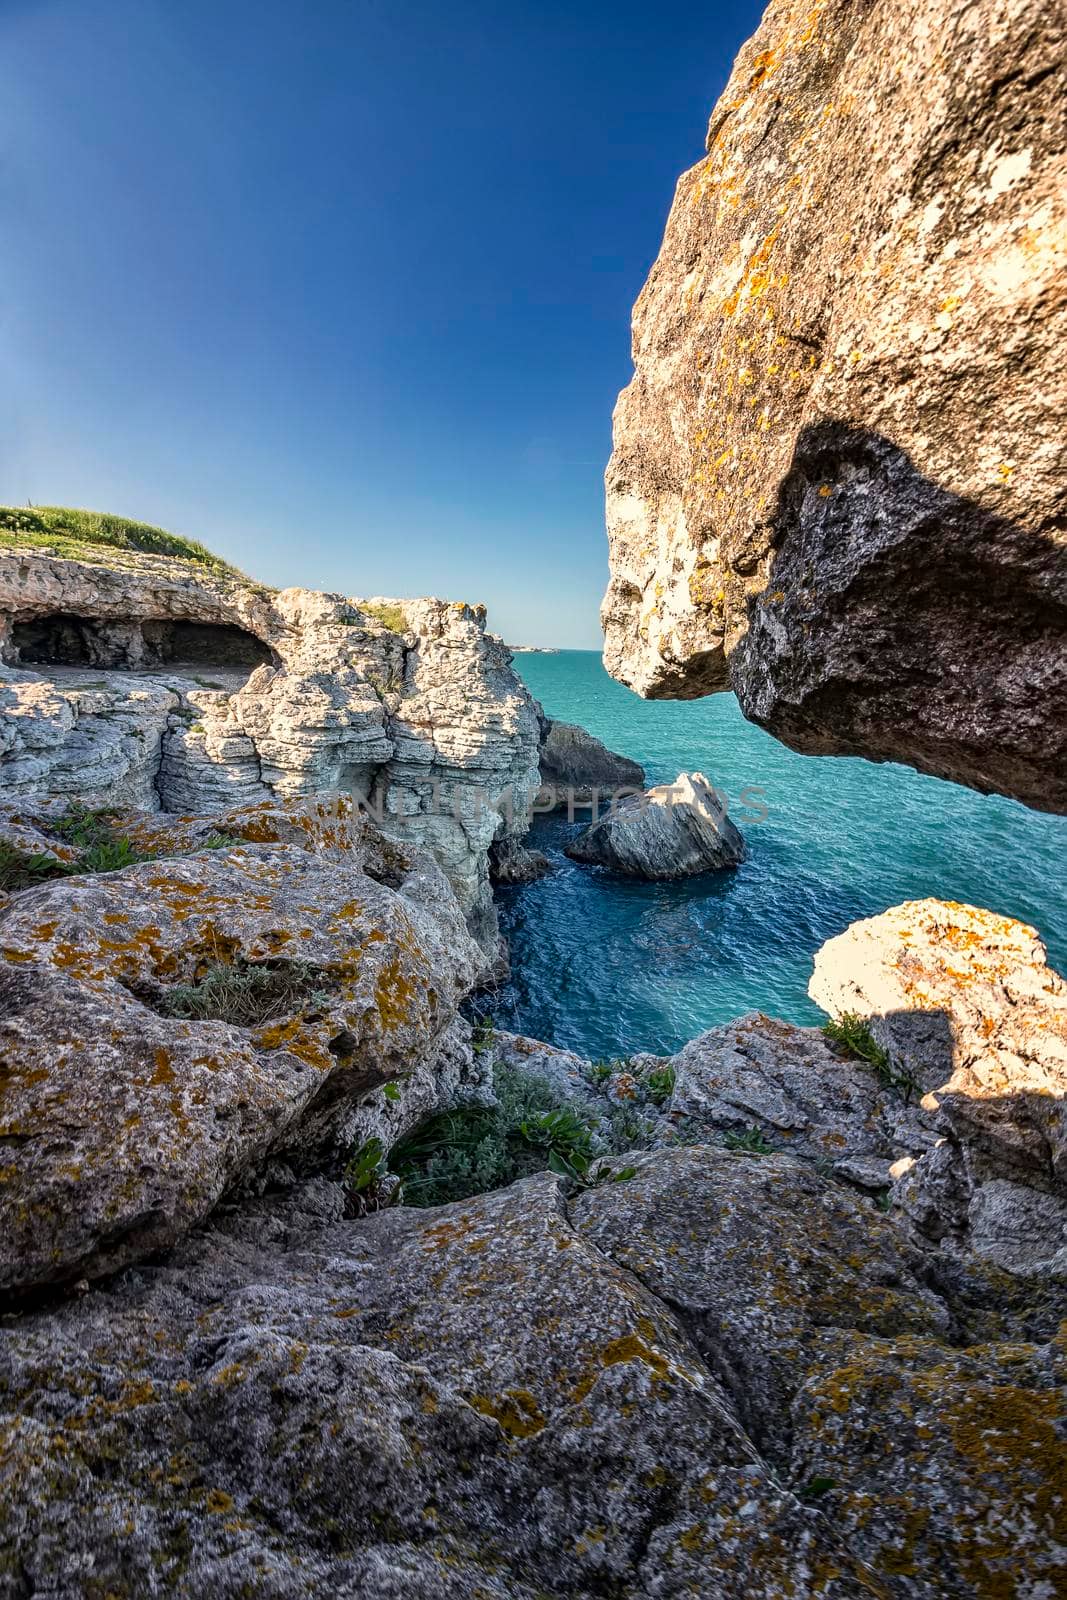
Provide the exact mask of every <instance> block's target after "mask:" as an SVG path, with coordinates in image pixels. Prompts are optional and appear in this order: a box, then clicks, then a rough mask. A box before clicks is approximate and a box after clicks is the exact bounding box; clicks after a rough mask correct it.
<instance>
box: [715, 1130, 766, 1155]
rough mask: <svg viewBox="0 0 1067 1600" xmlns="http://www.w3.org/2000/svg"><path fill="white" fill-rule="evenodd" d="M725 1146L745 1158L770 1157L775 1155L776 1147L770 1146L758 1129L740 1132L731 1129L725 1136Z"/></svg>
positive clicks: (723, 1139) (723, 1140)
mask: <svg viewBox="0 0 1067 1600" xmlns="http://www.w3.org/2000/svg"><path fill="white" fill-rule="evenodd" d="M722 1142H723V1144H724V1145H725V1146H726V1148H727V1150H735V1151H737V1152H738V1154H739V1155H744V1156H769V1155H773V1154H774V1146H773V1145H769V1144H768V1143H767V1141H766V1139H765V1138H764V1137H763V1135H762V1133H761V1132H760V1130H759V1129H758V1128H745V1129H744V1130H743V1131H738V1130H737V1129H735V1128H731V1129H730V1130H729V1131H728V1132H727V1133H724V1134H723V1138H722Z"/></svg>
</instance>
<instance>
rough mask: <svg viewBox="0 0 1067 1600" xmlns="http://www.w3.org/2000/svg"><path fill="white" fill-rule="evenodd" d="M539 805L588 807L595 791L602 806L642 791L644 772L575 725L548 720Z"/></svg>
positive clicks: (542, 760)
mask: <svg viewBox="0 0 1067 1600" xmlns="http://www.w3.org/2000/svg"><path fill="white" fill-rule="evenodd" d="M540 759H541V783H542V786H543V792H542V796H541V799H540V802H539V804H540V805H541V806H547V805H548V803H549V801H553V802H554V804H555V806H556V807H557V808H558V807H562V806H567V805H578V806H587V805H590V804H591V803H592V800H593V795H594V791H595V792H596V795H597V798H598V800H599V801H600V803H601V804H603V803H604V802H605V801H607V800H610V798H611V796H612V795H614V794H616V793H617V792H618V791H619V790H622V789H643V788H644V787H645V769H644V767H642V766H640V765H639V764H638V762H636V761H631V760H630V758H629V756H620V755H617V754H616V752H615V751H614V750H609V749H608V747H607V745H606V744H604V743H603V742H602V741H601V740H600V739H598V738H596V736H595V735H594V734H591V733H588V732H587V731H586V729H585V728H579V727H577V726H576V725H575V724H574V723H573V722H556V721H554V720H551V719H547V718H546V719H545V722H544V727H543V731H542V735H541V757H540Z"/></svg>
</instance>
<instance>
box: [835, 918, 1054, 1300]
mask: <svg viewBox="0 0 1067 1600" xmlns="http://www.w3.org/2000/svg"><path fill="white" fill-rule="evenodd" d="M809 989H810V993H811V997H812V999H813V1000H815V1001H816V1002H817V1004H819V1005H821V1006H822V1007H823V1008H824V1009H825V1010H827V1011H828V1012H830V1013H831V1015H833V1016H835V1017H842V1016H845V1015H848V1014H852V1015H854V1016H858V1017H861V1018H864V1019H867V1020H868V1021H869V1024H870V1028H871V1032H872V1034H873V1035H874V1037H875V1038H876V1039H877V1040H878V1041H879V1042H880V1043H881V1045H882V1046H883V1048H884V1049H885V1050H886V1051H887V1052H888V1060H889V1061H890V1062H891V1063H892V1071H894V1072H896V1073H898V1074H900V1073H903V1074H904V1076H905V1079H906V1080H907V1081H908V1082H910V1083H911V1084H912V1085H914V1093H915V1096H916V1097H918V1096H919V1095H920V1094H921V1095H922V1101H921V1106H922V1108H923V1109H925V1110H927V1111H930V1112H933V1113H934V1114H935V1118H936V1126H937V1129H938V1131H939V1132H940V1134H941V1135H942V1139H941V1142H940V1143H939V1145H938V1146H937V1147H936V1148H935V1149H933V1150H929V1151H927V1152H926V1153H924V1154H923V1155H922V1157H921V1159H919V1160H918V1161H917V1162H909V1163H904V1164H903V1165H902V1167H901V1168H900V1170H899V1179H900V1182H899V1184H898V1192H897V1200H898V1202H899V1204H900V1205H902V1207H903V1208H904V1210H905V1211H906V1212H907V1213H908V1214H909V1215H910V1216H911V1217H912V1219H913V1221H914V1222H915V1223H916V1224H917V1226H918V1228H919V1230H920V1231H921V1232H923V1233H925V1234H926V1235H928V1236H929V1237H931V1238H933V1239H936V1240H938V1241H939V1242H940V1241H944V1242H946V1243H952V1244H954V1245H955V1246H957V1247H959V1246H962V1247H965V1248H967V1249H970V1250H974V1251H976V1252H977V1253H979V1254H981V1255H984V1256H987V1257H989V1258H990V1259H992V1260H994V1261H996V1262H997V1263H998V1264H999V1265H1001V1266H1004V1267H1007V1268H1009V1269H1011V1270H1013V1271H1030V1270H1034V1269H1038V1268H1041V1269H1045V1268H1050V1267H1051V1268H1053V1269H1054V1270H1057V1271H1063V1270H1064V1269H1065V1268H1067V1117H1065V1105H1067V984H1065V983H1064V980H1063V979H1062V978H1061V977H1060V975H1059V973H1057V972H1054V971H1053V969H1052V968H1051V967H1050V966H1048V964H1047V961H1046V956H1045V947H1044V945H1043V944H1042V943H1041V940H1040V939H1039V938H1038V936H1037V933H1036V932H1035V930H1034V929H1033V928H1030V927H1027V925H1026V924H1025V923H1022V922H1016V921H1014V920H1013V919H1012V918H1010V917H1002V916H998V915H996V914H995V913H994V912H991V911H984V910H981V909H980V908H979V907H977V906H963V905H957V904H954V903H952V902H948V901H944V900H909V901H906V902H905V903H904V905H901V906H894V907H892V909H891V910H889V911H885V912H883V913H882V915H881V916H878V917H867V918H865V919H864V920H863V921H862V922H854V923H853V924H852V926H851V927H850V928H847V929H846V930H845V932H844V933H842V934H839V935H838V936H837V938H836V939H829V940H828V941H827V942H826V944H824V945H823V947H822V949H821V950H819V952H818V953H817V955H816V957H815V970H814V973H813V975H812V980H811V984H810V986H809Z"/></svg>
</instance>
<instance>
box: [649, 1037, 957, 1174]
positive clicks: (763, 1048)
mask: <svg viewBox="0 0 1067 1600" xmlns="http://www.w3.org/2000/svg"><path fill="white" fill-rule="evenodd" d="M671 1067H672V1069H673V1073H674V1089H673V1092H672V1094H671V1098H670V1103H669V1106H668V1107H667V1108H666V1127H665V1129H664V1132H663V1133H662V1134H661V1138H665V1139H669V1138H672V1137H673V1138H678V1139H683V1140H684V1141H685V1142H686V1143H699V1142H702V1141H710V1140H712V1139H716V1138H719V1137H721V1135H722V1134H724V1133H737V1134H740V1133H743V1132H745V1131H746V1130H747V1129H752V1128H754V1129H757V1130H758V1131H759V1132H760V1134H761V1135H762V1136H763V1138H764V1140H765V1141H766V1142H767V1143H768V1144H770V1145H771V1146H772V1148H774V1149H776V1150H782V1151H788V1153H789V1154H791V1155H795V1156H801V1157H803V1158H804V1159H806V1160H809V1161H817V1162H819V1163H820V1165H821V1166H822V1167H825V1168H826V1169H827V1170H829V1171H831V1172H833V1174H834V1175H835V1176H836V1177H841V1178H844V1179H845V1180H846V1181H848V1182H851V1183H856V1184H858V1185H859V1186H860V1187H862V1188H870V1189H881V1188H885V1187H888V1185H889V1184H890V1183H891V1181H892V1173H891V1168H892V1167H893V1166H895V1165H896V1164H897V1163H898V1162H900V1161H901V1160H903V1159H906V1158H908V1157H911V1158H917V1157H918V1156H920V1155H922V1154H923V1152H924V1151H925V1150H927V1149H929V1148H931V1147H932V1146H933V1145H934V1143H935V1142H936V1137H937V1136H936V1133H935V1132H934V1127H933V1116H932V1114H931V1113H930V1112H928V1111H924V1110H923V1108H922V1107H921V1106H919V1105H918V1104H908V1103H906V1102H905V1099H904V1098H903V1096H902V1094H901V1092H900V1091H899V1090H898V1089H894V1088H892V1087H889V1086H887V1085H885V1084H883V1083H881V1082H880V1081H879V1079H878V1076H877V1074H876V1073H875V1072H874V1070H873V1069H872V1068H870V1067H868V1066H866V1065H865V1063H863V1062H858V1061H850V1060H844V1059H842V1057H841V1056H839V1055H836V1054H835V1053H834V1052H833V1051H832V1050H831V1049H830V1047H829V1046H828V1045H827V1043H826V1041H825V1040H824V1039H823V1037H822V1034H821V1033H820V1032H819V1030H818V1029H817V1028H799V1027H796V1026H794V1024H792V1023H789V1022H780V1021H779V1020H778V1019H777V1018H775V1017H765V1016H763V1015H762V1014H760V1013H759V1012H750V1013H749V1014H748V1015H747V1016H744V1017H739V1018H738V1019H737V1021H736V1022H728V1023H726V1024H725V1025H724V1026H723V1027H720V1028H711V1029H710V1030H709V1031H708V1032H707V1033H702V1034H701V1035H700V1036H699V1037H698V1038H696V1039H692V1040H690V1042H689V1044H687V1045H685V1046H684V1048H683V1049H681V1050H680V1051H679V1052H678V1054H677V1055H676V1056H673V1057H672V1058H671Z"/></svg>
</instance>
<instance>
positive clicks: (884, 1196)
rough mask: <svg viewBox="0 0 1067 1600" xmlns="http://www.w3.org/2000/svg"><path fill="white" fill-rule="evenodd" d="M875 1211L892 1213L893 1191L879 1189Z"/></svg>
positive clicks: (875, 1198)
mask: <svg viewBox="0 0 1067 1600" xmlns="http://www.w3.org/2000/svg"><path fill="white" fill-rule="evenodd" d="M874 1209H875V1210H876V1211H892V1209H893V1194H892V1191H891V1190H889V1189H879V1191H878V1193H877V1194H876V1195H875V1197H874Z"/></svg>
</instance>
